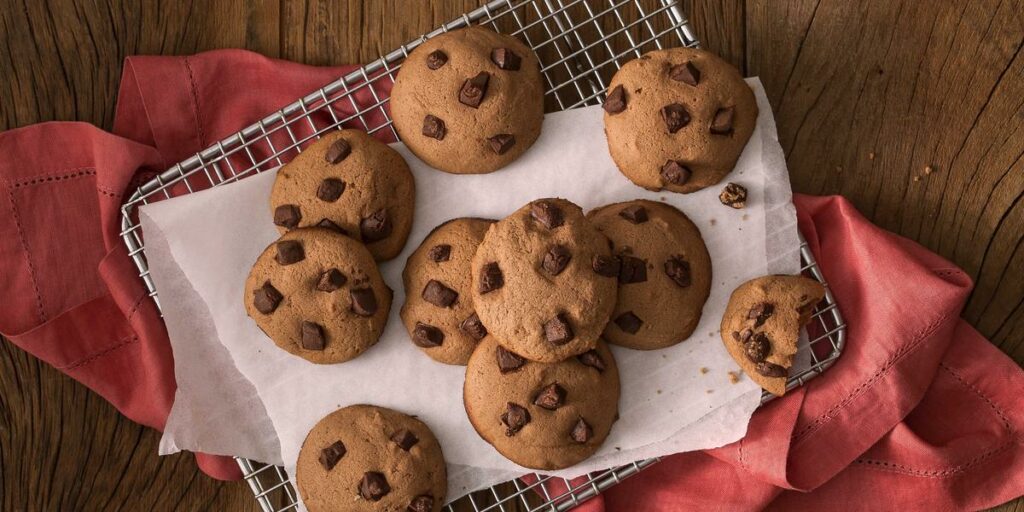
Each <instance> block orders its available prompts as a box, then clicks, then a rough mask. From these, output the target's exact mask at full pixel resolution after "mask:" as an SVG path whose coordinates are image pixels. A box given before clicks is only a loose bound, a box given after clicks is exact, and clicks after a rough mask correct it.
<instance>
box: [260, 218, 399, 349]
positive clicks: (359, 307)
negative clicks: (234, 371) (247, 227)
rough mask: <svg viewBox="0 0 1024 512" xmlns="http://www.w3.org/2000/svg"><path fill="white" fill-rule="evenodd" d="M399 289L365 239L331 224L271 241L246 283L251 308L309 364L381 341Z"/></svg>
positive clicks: (286, 346)
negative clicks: (392, 285)
mask: <svg viewBox="0 0 1024 512" xmlns="http://www.w3.org/2000/svg"><path fill="white" fill-rule="evenodd" d="M390 309H391V289H390V288H388V286H387V285H386V284H385V283H384V280H383V279H381V277H380V273H379V272H378V271H377V265H376V264H375V263H374V261H373V257H372V256H370V253H369V251H367V250H366V247H365V246H363V244H361V243H359V242H357V241H355V240H353V239H351V238H349V237H347V236H345V235H342V234H340V233H337V232H335V231H333V230H330V229H327V228H302V229H294V230H292V231H289V232H287V233H285V234H284V235H282V236H281V238H279V239H278V240H277V241H276V242H274V243H272V244H270V246H268V247H267V248H266V249H265V250H264V251H263V254H260V256H259V258H257V259H256V263H255V264H253V267H252V270H250V271H249V278H248V279H246V281H245V310H246V312H247V313H249V316H250V317H252V319H253V320H255V321H256V325H258V326H259V328H260V329H262V330H263V332H265V333H266V334H267V336H269V337H270V339H272V340H274V343H276V344H277V346H279V347H281V348H283V349H285V350H287V351H288V352H291V353H292V354H295V355H297V356H299V357H302V358H303V359H306V360H307V361H310V362H313V363H317V364H331V363H340V362H343V361H348V360H349V359H352V358H354V357H356V356H358V355H359V354H361V353H362V352H363V351H364V350H366V349H367V348H369V347H370V346H371V345H373V344H374V343H376V342H377V338H379V337H380V334H381V332H382V331H383V330H384V324H385V322H387V318H388V311H389V310H390Z"/></svg>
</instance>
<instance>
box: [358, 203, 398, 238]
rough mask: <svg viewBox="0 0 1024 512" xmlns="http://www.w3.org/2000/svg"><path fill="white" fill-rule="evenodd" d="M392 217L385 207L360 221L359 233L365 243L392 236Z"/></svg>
mask: <svg viewBox="0 0 1024 512" xmlns="http://www.w3.org/2000/svg"><path fill="white" fill-rule="evenodd" d="M391 228H392V226H391V217H388V212H387V210H385V209H384V208H381V209H380V210H377V211H375V212H373V213H371V214H370V215H369V216H367V217H364V218H363V220H361V221H359V234H360V236H362V238H363V243H367V244H368V243H373V242H377V241H379V240H383V239H385V238H387V237H389V236H391Z"/></svg>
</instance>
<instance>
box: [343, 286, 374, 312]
mask: <svg viewBox="0 0 1024 512" xmlns="http://www.w3.org/2000/svg"><path fill="white" fill-rule="evenodd" d="M348 293H349V297H351V298H352V312H353V313H355V314H357V315H359V316H373V314H374V313H376V312H377V296H376V295H375V294H374V293H373V289H372V288H357V289H354V290H351V291H349V292H348Z"/></svg>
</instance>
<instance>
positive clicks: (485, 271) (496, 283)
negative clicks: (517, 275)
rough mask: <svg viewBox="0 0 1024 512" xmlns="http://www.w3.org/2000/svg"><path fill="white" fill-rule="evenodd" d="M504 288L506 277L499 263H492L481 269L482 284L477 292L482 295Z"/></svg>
mask: <svg viewBox="0 0 1024 512" xmlns="http://www.w3.org/2000/svg"><path fill="white" fill-rule="evenodd" d="M502 286H505V276H504V275H502V273H501V268H499V267H498V263H497V262H494V261H492V262H490V263H488V264H486V265H484V266H483V268H481V269H480V284H479V286H478V287H477V290H478V291H479V292H480V294H481V295H483V294H485V293H490V292H493V291H494V290H497V289H498V288H501V287H502Z"/></svg>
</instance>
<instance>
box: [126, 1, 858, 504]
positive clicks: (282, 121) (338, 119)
mask: <svg viewBox="0 0 1024 512" xmlns="http://www.w3.org/2000/svg"><path fill="white" fill-rule="evenodd" d="M470 24H479V25H485V26H489V27H491V28H493V29H495V30H496V31H498V32H503V33H508V34H512V35H515V36H516V37H519V38H520V39H522V40H523V41H524V42H526V43H527V44H528V45H530V46H531V47H533V49H534V50H535V51H536V52H537V54H538V56H539V57H540V60H541V66H542V67H541V71H542V72H543V75H544V80H545V82H546V84H545V85H546V93H545V94H546V96H545V106H546V108H547V110H548V111H553V110H565V109H571V108H577V107H581V106H586V105H596V104H599V103H601V102H602V101H603V99H604V91H605V90H606V89H607V86H606V84H607V82H608V80H609V79H610V78H611V75H613V74H614V73H615V71H616V70H617V69H618V68H619V67H620V66H621V65H622V64H624V63H625V62H626V61H628V60H630V59H632V58H634V57H639V56H640V55H641V54H642V53H644V52H646V51H650V50H654V49H660V48H663V47H671V46H680V45H681V46H690V47H695V46H698V45H699V41H698V40H697V38H696V36H695V35H694V33H693V30H692V28H691V27H690V24H689V22H688V21H687V19H686V17H685V16H684V15H683V12H682V10H681V9H680V7H679V5H678V2H677V0H646V1H641V0H518V1H516V0H495V1H491V2H488V3H486V4H485V5H483V6H482V7H480V8H478V9H476V10H473V11H472V12H468V13H466V14H463V15H462V16H461V17H459V18H458V19H455V20H453V21H451V22H450V23H447V24H445V25H443V26H441V27H440V28H438V29H436V30H434V31H432V32H430V33H428V34H424V35H423V36H421V37H420V38H418V39H416V40H414V41H412V42H410V43H408V44H405V45H403V46H401V47H400V48H398V49H397V50H394V51H392V52H390V53H388V54H387V55H384V56H383V57H381V58H380V59H378V60H376V61H373V62H371V63H369V64H367V65H365V66H363V67H362V68H360V69H358V70H356V71H354V72H352V73H349V74H348V75H345V76H344V77H341V78H339V79H338V80H336V81H334V82H331V83H330V84H327V85H326V86H324V87H323V88H321V89H318V90H316V91H314V92H312V93H310V94H308V95H306V96H304V97H302V98H300V99H298V100H297V101H295V102H294V103H292V104H290V105H288V106H286V107H284V108H282V109H280V110H278V111H277V112H274V113H272V114H270V115H268V116H267V117H265V118H263V119H261V120H259V121H257V122H256V123H254V124H252V125H250V126H248V127H245V128H243V129H242V130H241V131H239V132H238V133H236V134H234V135H231V136H230V137H227V138H225V139H223V140H221V141H219V142H217V143H215V144H213V145H212V146H210V147H208V148H206V149H204V150H203V151H201V152H199V153H197V154H195V155H193V156H191V157H189V158H188V159H186V160H184V161H182V162H180V163H178V164H176V165H174V166H173V167H171V168H170V169H168V170H167V171H164V172H162V173H160V174H158V175H156V176H155V177H154V178H152V179H150V180H149V181H147V182H145V183H143V184H142V185H141V186H140V187H139V188H138V190H136V191H135V193H133V194H132V195H131V197H129V199H128V201H127V202H126V203H125V204H124V206H123V207H122V209H121V213H122V220H121V228H122V231H121V237H122V238H123V239H124V242H125V244H126V245H127V247H128V254H129V255H130V256H131V258H132V259H133V261H134V262H135V264H136V266H137V267H138V270H139V277H140V278H141V279H142V280H143V281H144V283H145V285H146V287H147V289H148V290H149V295H150V296H151V297H152V298H153V300H154V301H156V303H157V306H158V307H159V305H160V302H159V297H158V296H157V291H156V287H155V285H154V283H153V280H152V277H151V276H150V274H149V267H148V265H147V263H146V257H145V246H144V244H143V239H142V233H141V229H140V226H139V223H138V216H137V213H136V210H137V208H138V207H139V206H140V205H143V204H148V203H151V202H155V201H160V200H163V199H168V198H171V197H174V196H178V195H183V194H189V193H192V192H195V191H198V190H202V189H206V188H210V187H215V186H222V185H226V184H228V183H232V182H235V181H237V180H239V179H242V178H245V177H248V176H252V175H254V174H256V173H260V172H263V171H266V170H270V169H273V168H275V167H277V166H279V165H282V164H284V163H286V162H288V161H289V160H291V159H292V158H294V157H295V155H297V154H298V153H299V152H301V151H302V148H303V147H305V146H306V145H307V144H309V143H311V142H312V141H314V140H316V139H317V138H319V137H320V136H321V135H322V134H324V133H326V132H328V131H330V130H334V129H337V128H340V127H350V128H361V129H363V130H365V131H367V132H369V133H371V134H373V133H376V132H380V131H382V130H384V133H381V134H378V136H379V137H381V138H382V139H385V140H387V139H390V140H398V134H397V133H396V132H395V130H394V128H392V126H391V119H390V116H389V113H388V111H387V109H386V108H385V106H386V104H387V101H388V100H387V94H386V91H389V90H390V86H391V85H392V84H393V83H394V81H393V79H394V76H395V74H396V73H397V71H398V70H399V68H401V64H402V61H403V60H404V59H405V57H406V56H408V54H409V52H410V51H411V50H412V49H413V48H415V47H416V46H418V45H420V44H421V43H422V42H424V41H426V40H427V39H429V38H431V37H434V36H437V35H439V34H441V33H444V32H447V31H449V30H452V29H457V28H460V27H464V26H466V25H470ZM800 256H801V266H802V269H801V270H802V272H803V273H804V274H805V275H807V276H808V277H812V278H814V279H817V280H818V281H821V282H822V283H823V284H825V287H826V294H825V299H824V300H823V301H822V302H821V303H820V304H819V305H818V306H817V308H816V309H815V311H814V313H813V316H812V318H813V321H812V322H811V325H809V326H808V332H809V335H810V343H809V344H808V345H806V346H802V347H801V348H800V350H801V351H806V352H809V357H805V358H804V359H806V360H809V361H810V366H809V367H808V368H807V369H805V370H802V371H800V372H798V373H797V374H795V375H793V376H791V377H790V379H789V382H788V385H787V389H793V388H795V387H798V386H801V385H803V384H804V383H806V382H807V381H808V380H810V379H812V378H814V377H816V376H818V375H820V374H821V373H822V372H824V371H825V370H827V369H828V368H829V367H830V366H832V364H833V363H834V362H835V360H836V359H837V358H838V357H839V355H840V353H841V352H842V350H843V345H844V343H845V339H846V324H845V323H844V322H843V319H842V316H841V315H840V314H839V310H838V309H837V306H836V303H835V301H834V299H833V296H832V293H831V292H830V291H828V284H827V283H825V280H824V277H823V276H822V274H821V271H820V270H819V268H818V266H817V263H816V262H815V261H814V256H813V255H812V254H811V252H810V250H809V249H808V247H807V243H806V242H804V241H803V240H802V239H801V247H800ZM772 398H773V397H772V395H770V394H767V393H765V394H764V395H763V396H762V403H765V402H768V401H769V400H771V399H772ZM658 460H659V459H657V458H652V459H646V460H641V461H636V462H633V463H631V464H627V465H624V466H620V467H616V468H611V469H607V470H602V471H596V472H593V473H590V474H588V475H585V476H583V477H580V478H577V479H574V480H572V481H566V480H564V479H561V478H553V477H547V476H542V475H536V474H534V475H528V476H526V477H523V478H522V479H519V480H514V481H512V482H508V483H505V484H501V485H497V486H495V487H492V488H490V489H487V490H483V491H478V492H475V493H473V494H470V495H468V496H465V497H463V498H461V499H459V500H458V501H456V502H454V503H451V504H449V505H448V506H447V507H446V510H450V511H462V510H473V511H477V512H485V511H502V512H512V511H520V510H525V511H535V510H552V511H561V510H568V509H571V508H573V507H575V506H577V505H579V504H580V503H582V502H584V501H586V500H588V499H590V498H593V497H594V496H596V495H597V494H599V493H600V492H601V491H603V490H604V489H607V488H608V487H611V486H613V485H615V484H617V483H619V482H620V481H622V479H624V478H627V477H629V476H632V475H634V474H636V473H637V472H639V471H640V470H642V469H644V468H646V467H648V466H650V465H651V464H654V463H656V462H658ZM238 464H239V466H240V467H241V468H242V473H243V475H244V477H245V480H246V482H248V484H249V487H250V488H251V489H252V492H253V494H254V496H255V498H256V500H257V501H258V502H259V504H260V506H261V507H262V509H263V510H264V511H266V512H274V511H284V510H291V509H294V508H296V507H297V506H298V505H297V498H296V493H295V488H294V487H293V485H292V483H291V481H290V480H289V478H288V475H287V474H286V473H285V472H284V470H283V469H282V468H281V467H279V466H272V465H267V464H261V463H257V462H254V461H250V460H247V459H238Z"/></svg>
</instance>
